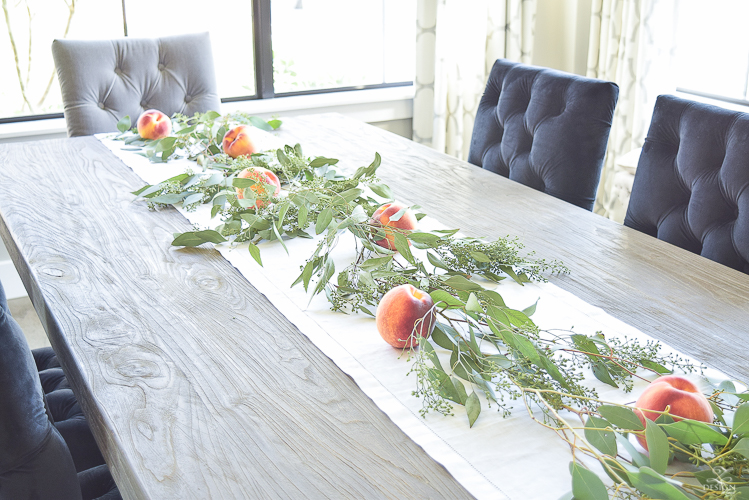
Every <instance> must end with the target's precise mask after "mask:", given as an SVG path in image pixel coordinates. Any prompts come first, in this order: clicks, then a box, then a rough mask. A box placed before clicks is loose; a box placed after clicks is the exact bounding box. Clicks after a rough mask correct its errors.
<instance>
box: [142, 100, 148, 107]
mask: <svg viewBox="0 0 749 500" xmlns="http://www.w3.org/2000/svg"><path fill="white" fill-rule="evenodd" d="M140 107H141V108H147V107H148V104H146V101H140Z"/></svg>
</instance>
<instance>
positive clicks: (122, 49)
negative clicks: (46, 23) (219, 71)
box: [52, 33, 221, 137]
mask: <svg viewBox="0 0 749 500" xmlns="http://www.w3.org/2000/svg"><path fill="white" fill-rule="evenodd" d="M52 56H53V58H54V61H55V67H56V68H57V76H58V79H59V81H60V89H61V91H62V100H63V105H64V110H65V121H66V122H67V126H68V135H69V136H70V137H74V136H80V135H91V134H95V133H99V132H116V131H117V122H118V121H119V120H120V119H121V118H122V117H124V116H126V115H129V116H130V118H131V120H132V122H133V124H134V123H135V120H137V118H138V117H139V116H140V114H141V113H142V112H143V111H145V110H147V109H158V110H160V111H162V112H164V113H165V114H167V115H168V116H172V115H173V114H174V113H182V114H185V115H188V116H189V115H193V114H194V113H196V112H206V111H211V110H213V111H218V110H219V106H220V104H221V101H220V99H219V97H218V93H217V90H216V76H215V73H214V68H213V54H212V52H211V41H210V38H209V36H208V33H197V34H189V35H178V36H170V37H164V38H123V39H117V40H55V41H54V42H52Z"/></svg>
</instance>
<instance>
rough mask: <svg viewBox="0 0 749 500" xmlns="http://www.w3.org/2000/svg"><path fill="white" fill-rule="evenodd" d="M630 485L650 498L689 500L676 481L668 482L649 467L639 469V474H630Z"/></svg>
mask: <svg viewBox="0 0 749 500" xmlns="http://www.w3.org/2000/svg"><path fill="white" fill-rule="evenodd" d="M628 475H629V477H630V479H631V481H632V484H633V485H634V487H635V488H637V489H638V490H639V491H640V492H641V493H644V494H645V495H647V496H649V497H650V498H655V499H662V500H690V499H689V497H688V496H686V495H685V494H684V492H683V490H681V489H680V488H678V487H677V486H676V485H678V484H679V483H678V482H677V481H673V480H669V479H667V478H665V477H663V476H662V475H660V474H658V473H657V472H656V471H654V470H653V469H651V468H650V467H640V472H638V473H632V472H630V473H629V474H628Z"/></svg>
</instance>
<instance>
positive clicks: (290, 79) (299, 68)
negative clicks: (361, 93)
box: [271, 0, 416, 93]
mask: <svg viewBox="0 0 749 500" xmlns="http://www.w3.org/2000/svg"><path fill="white" fill-rule="evenodd" d="M271 24H272V27H271V32H272V33H273V40H272V43H273V77H274V88H275V91H276V93H283V92H295V91H300V90H310V89H320V88H335V87H349V86H356V85H371V84H380V83H392V82H403V81H411V80H413V73H414V47H415V43H416V2H415V0H272V10H271Z"/></svg>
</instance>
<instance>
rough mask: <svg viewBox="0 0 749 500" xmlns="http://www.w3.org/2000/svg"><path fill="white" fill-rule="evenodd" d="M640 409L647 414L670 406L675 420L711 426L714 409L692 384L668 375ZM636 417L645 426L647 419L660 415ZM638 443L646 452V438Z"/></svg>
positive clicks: (644, 398) (641, 400) (650, 389)
mask: <svg viewBox="0 0 749 500" xmlns="http://www.w3.org/2000/svg"><path fill="white" fill-rule="evenodd" d="M635 406H636V407H637V408H643V409H645V410H655V411H665V410H666V406H670V410H669V415H671V416H672V417H673V418H674V420H681V418H678V417H682V418H688V419H691V420H699V421H701V422H707V423H712V421H713V409H712V408H711V407H710V403H709V402H708V401H707V398H706V397H705V395H704V394H702V392H701V391H700V390H699V389H698V388H697V387H696V386H695V385H694V384H693V383H692V382H690V381H689V380H687V379H686V378H684V377H680V376H678V375H666V376H665V377H660V378H657V379H656V380H654V381H653V382H652V383H651V384H650V385H649V386H648V387H647V388H646V389H645V390H644V391H642V394H640V397H639V398H638V399H637V402H636V403H635ZM635 413H636V414H637V416H638V417H639V419H640V422H642V424H643V425H645V419H646V418H647V419H649V420H655V419H657V418H658V417H659V416H660V413H654V412H649V411H645V412H642V411H640V410H635ZM637 440H638V441H639V442H640V444H641V445H642V446H643V447H644V448H645V449H646V450H647V449H648V447H647V443H645V437H644V436H640V435H638V436H637Z"/></svg>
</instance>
